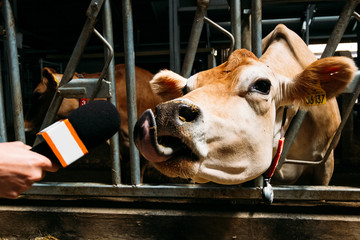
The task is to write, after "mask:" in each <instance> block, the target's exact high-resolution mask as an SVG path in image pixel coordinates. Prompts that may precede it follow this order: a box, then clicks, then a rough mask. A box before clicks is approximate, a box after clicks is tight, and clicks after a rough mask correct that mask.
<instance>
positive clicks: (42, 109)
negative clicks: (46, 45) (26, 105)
mask: <svg viewBox="0 0 360 240" xmlns="http://www.w3.org/2000/svg"><path fill="white" fill-rule="evenodd" d="M80 75H81V76H80ZM99 76H100V73H91V74H88V73H82V74H75V75H74V78H79V77H81V78H98V77H99ZM135 77H136V92H137V96H136V100H137V112H138V114H141V113H142V112H143V111H145V110H146V109H148V108H152V109H154V107H155V106H156V105H157V104H159V103H160V101H161V99H160V97H158V96H157V95H155V94H154V93H153V91H152V89H151V88H150V85H149V81H150V80H151V79H152V77H153V74H152V73H150V72H149V71H147V70H145V69H142V68H139V67H136V68H135ZM61 78H62V74H59V73H56V72H55V70H53V69H51V68H47V67H45V68H44V69H43V70H42V80H41V82H40V83H39V84H38V85H37V86H36V88H35V89H34V91H33V100H32V105H31V108H30V110H29V111H28V112H27V114H26V116H25V121H24V122H25V129H26V131H34V132H35V133H36V132H37V131H39V128H40V126H41V124H42V121H43V120H44V117H45V114H46V112H47V110H48V108H49V105H50V103H51V100H52V98H53V96H54V93H55V91H56V90H57V88H58V84H59V81H60V80H61ZM115 81H116V99H117V108H118V110H119V113H120V117H121V127H120V131H119V135H120V151H121V154H122V156H123V157H125V158H127V155H128V147H129V138H128V136H129V131H128V115H127V98H126V81H125V66H124V64H118V65H116V66H115ZM78 107H79V99H69V98H65V99H64V100H63V102H62V104H61V106H60V108H59V111H58V113H57V118H59V119H61V118H66V116H67V115H68V114H69V113H70V112H71V111H73V110H75V109H77V108H78ZM124 155H125V156H124Z"/></svg>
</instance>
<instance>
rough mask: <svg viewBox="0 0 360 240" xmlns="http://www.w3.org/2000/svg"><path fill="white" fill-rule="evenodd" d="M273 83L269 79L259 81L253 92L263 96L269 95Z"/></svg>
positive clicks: (252, 89) (255, 84)
mask: <svg viewBox="0 0 360 240" xmlns="http://www.w3.org/2000/svg"><path fill="white" fill-rule="evenodd" d="M270 87H271V83H270V81H269V80H267V79H259V80H257V81H256V82H255V83H254V84H253V85H252V86H251V87H250V90H251V91H255V92H259V93H262V94H269V92H270Z"/></svg>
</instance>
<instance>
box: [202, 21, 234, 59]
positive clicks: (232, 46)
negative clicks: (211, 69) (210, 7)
mask: <svg viewBox="0 0 360 240" xmlns="http://www.w3.org/2000/svg"><path fill="white" fill-rule="evenodd" d="M204 21H205V22H207V23H208V24H210V25H211V26H213V27H215V28H216V29H217V30H219V31H220V32H222V33H223V34H225V35H226V36H227V37H228V38H229V39H230V50H229V52H230V53H231V52H232V51H234V46H235V38H234V36H233V35H232V34H231V32H229V31H227V30H226V29H225V28H222V27H221V26H220V25H218V24H217V23H216V22H214V21H212V20H210V19H209V18H207V17H204Z"/></svg>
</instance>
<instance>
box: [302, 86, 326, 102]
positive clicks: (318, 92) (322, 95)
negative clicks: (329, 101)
mask: <svg viewBox="0 0 360 240" xmlns="http://www.w3.org/2000/svg"><path fill="white" fill-rule="evenodd" d="M305 103H306V105H320V104H325V103H326V91H325V90H324V89H322V88H321V86H320V82H318V84H317V86H316V87H315V88H314V89H313V90H312V93H311V94H310V95H308V96H306V97H305Z"/></svg>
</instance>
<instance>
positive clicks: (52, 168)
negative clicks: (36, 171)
mask: <svg viewBox="0 0 360 240" xmlns="http://www.w3.org/2000/svg"><path fill="white" fill-rule="evenodd" d="M59 167H60V166H59V164H57V163H54V162H52V161H50V160H49V162H48V163H47V164H46V166H45V167H43V169H44V170H45V171H47V172H57V171H58V170H59Z"/></svg>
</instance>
